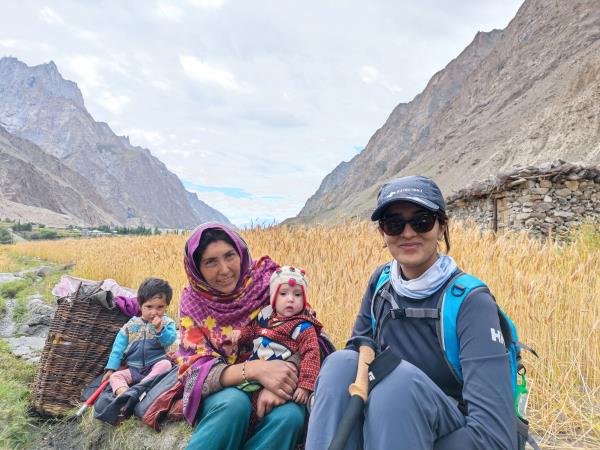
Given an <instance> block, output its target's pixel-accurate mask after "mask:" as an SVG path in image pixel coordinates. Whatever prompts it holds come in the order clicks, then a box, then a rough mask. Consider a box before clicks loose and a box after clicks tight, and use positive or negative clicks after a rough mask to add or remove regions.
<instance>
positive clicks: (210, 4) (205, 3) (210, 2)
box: [188, 0, 225, 8]
mask: <svg viewBox="0 0 600 450" xmlns="http://www.w3.org/2000/svg"><path fill="white" fill-rule="evenodd" d="M188 3H189V4H190V5H193V6H199V7H200V8H220V7H221V6H223V3H225V0H188Z"/></svg>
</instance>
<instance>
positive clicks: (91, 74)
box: [69, 55, 102, 87]
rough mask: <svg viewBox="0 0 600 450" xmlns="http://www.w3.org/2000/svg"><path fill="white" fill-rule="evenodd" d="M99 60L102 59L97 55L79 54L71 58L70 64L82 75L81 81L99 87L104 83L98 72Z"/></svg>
mask: <svg viewBox="0 0 600 450" xmlns="http://www.w3.org/2000/svg"><path fill="white" fill-rule="evenodd" d="M99 62H100V60H99V59H98V57H96V56H86V55H77V56H75V57H73V58H71V61H69V66H70V67H71V70H72V71H73V72H75V73H76V74H77V75H78V76H79V77H80V80H79V81H80V82H81V83H83V84H84V85H85V87H98V86H100V85H102V80H101V77H100V75H99V73H98V63H99Z"/></svg>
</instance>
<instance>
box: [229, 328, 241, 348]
mask: <svg viewBox="0 0 600 450" xmlns="http://www.w3.org/2000/svg"><path fill="white" fill-rule="evenodd" d="M241 335H242V331H241V330H233V331H232V332H231V334H230V335H229V339H231V343H232V344H233V345H237V343H238V341H239V340H240V336H241Z"/></svg>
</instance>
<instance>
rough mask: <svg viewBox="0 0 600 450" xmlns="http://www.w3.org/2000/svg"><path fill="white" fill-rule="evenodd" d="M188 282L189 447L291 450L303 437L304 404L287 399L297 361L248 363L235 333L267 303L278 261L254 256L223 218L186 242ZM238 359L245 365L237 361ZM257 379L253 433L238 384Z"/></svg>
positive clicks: (184, 330) (184, 320)
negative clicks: (191, 427) (191, 428)
mask: <svg viewBox="0 0 600 450" xmlns="http://www.w3.org/2000/svg"><path fill="white" fill-rule="evenodd" d="M184 267H185V271H186V274H187V277H188V280H189V285H188V286H187V287H186V288H185V289H184V291H183V294H182V296H181V302H180V310H179V320H180V330H179V332H180V347H179V363H180V365H181V368H180V372H179V373H180V376H181V377H182V380H183V383H184V396H183V408H184V416H185V418H186V420H187V421H188V422H189V423H190V424H192V425H194V426H196V428H195V430H194V433H193V435H192V438H191V440H190V442H189V444H188V448H190V449H196V448H202V449H203V450H207V449H239V448H243V449H258V448H260V449H269V448H273V449H275V448H277V449H285V448H288V449H291V448H294V447H295V446H296V445H297V444H298V442H299V440H300V439H301V436H302V429H303V425H304V413H305V412H304V406H302V405H298V404H297V403H294V402H289V401H288V400H290V399H291V395H292V394H293V392H294V389H295V388H296V383H297V371H296V369H295V366H294V365H293V364H291V363H289V362H284V361H260V360H256V361H248V362H245V359H246V357H247V356H248V354H249V352H248V354H244V353H240V354H238V352H237V351H236V348H235V346H234V345H232V342H231V339H230V336H231V332H232V331H233V329H236V328H241V327H243V326H245V325H247V324H248V323H249V322H250V321H251V320H252V319H254V318H256V316H257V315H258V314H259V312H260V311H261V309H262V308H263V307H265V306H266V305H268V304H269V278H270V277H271V274H272V273H273V272H274V271H275V270H276V269H277V267H278V265H277V264H276V263H275V262H273V261H272V260H271V259H270V258H269V257H268V256H263V257H261V258H259V259H258V260H252V258H251V256H250V252H249V250H248V246H247V245H246V243H245V242H244V240H243V239H242V238H241V236H239V235H238V234H237V233H236V232H235V231H233V230H231V229H229V228H227V227H226V226H224V225H221V224H218V223H206V224H203V225H201V226H200V227H198V228H197V229H196V230H195V231H194V232H193V233H192V235H191V236H190V238H189V239H188V240H187V242H186V245H185V255H184ZM240 361H241V362H240ZM248 381H250V382H252V381H256V382H258V383H260V384H261V385H262V386H263V387H264V389H262V391H261V393H260V395H259V398H258V405H257V415H258V417H259V418H260V419H261V420H260V421H259V422H258V424H257V426H256V427H255V428H254V429H253V430H252V434H251V435H250V436H248V435H247V434H248V423H249V419H250V416H251V413H252V404H251V400H250V396H249V395H248V394H247V393H245V392H243V391H241V390H239V389H237V388H236V387H235V386H237V385H239V384H241V383H243V382H248Z"/></svg>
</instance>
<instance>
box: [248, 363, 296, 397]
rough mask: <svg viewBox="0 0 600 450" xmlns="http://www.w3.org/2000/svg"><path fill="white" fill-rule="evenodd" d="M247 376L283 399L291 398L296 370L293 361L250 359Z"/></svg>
mask: <svg viewBox="0 0 600 450" xmlns="http://www.w3.org/2000/svg"><path fill="white" fill-rule="evenodd" d="M248 368H249V369H250V370H249V373H248V375H249V376H248V378H250V379H252V380H254V381H257V382H259V383H260V384H262V385H263V387H264V388H265V389H264V390H269V391H271V393H273V394H275V395H277V396H279V397H281V398H282V399H284V400H291V399H292V394H293V393H294V391H295V390H296V384H297V383H298V373H297V372H298V370H297V369H296V366H295V365H294V363H291V362H286V361H258V360H257V361H250V362H249V363H248Z"/></svg>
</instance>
